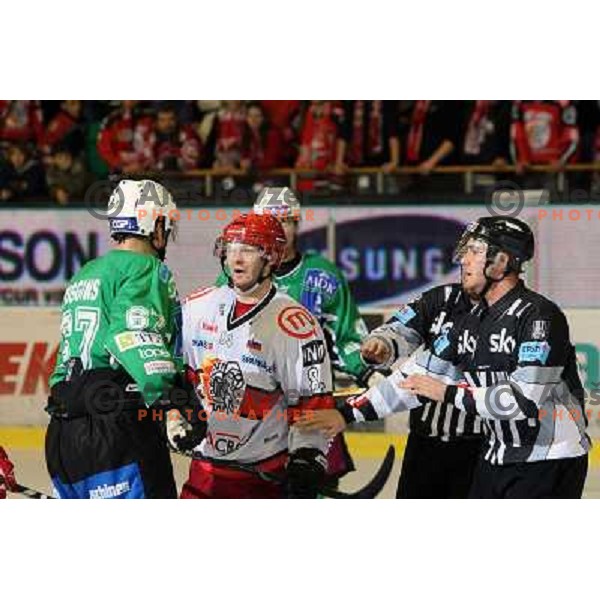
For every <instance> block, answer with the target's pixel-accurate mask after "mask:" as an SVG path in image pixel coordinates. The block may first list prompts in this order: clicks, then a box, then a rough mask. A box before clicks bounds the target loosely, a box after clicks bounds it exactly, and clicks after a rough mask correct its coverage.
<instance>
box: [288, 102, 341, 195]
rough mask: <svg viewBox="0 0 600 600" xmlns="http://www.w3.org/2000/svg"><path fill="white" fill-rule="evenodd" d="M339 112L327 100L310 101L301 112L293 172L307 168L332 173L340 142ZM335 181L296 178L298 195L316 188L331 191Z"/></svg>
mask: <svg viewBox="0 0 600 600" xmlns="http://www.w3.org/2000/svg"><path fill="white" fill-rule="evenodd" d="M342 115H343V111H342V110H341V108H340V107H339V106H338V105H337V104H336V103H335V102H333V101H331V100H312V101H311V102H310V104H309V106H308V108H307V109H306V111H305V114H304V117H303V119H302V127H301V129H300V150H299V153H298V158H297V160H296V168H297V169H311V170H314V171H321V172H322V173H330V174H333V173H334V171H335V165H336V159H337V157H338V146H339V144H340V142H341V137H342V136H341V124H342ZM336 184H337V182H336V181H335V178H333V177H331V176H329V177H326V178H325V177H320V178H318V179H313V178H310V177H309V178H307V177H306V176H304V177H302V178H300V179H299V181H298V184H297V189H298V190H299V191H301V192H309V191H314V190H315V189H316V188H323V189H325V188H331V187H332V186H333V185H336Z"/></svg>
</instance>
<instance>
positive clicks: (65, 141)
mask: <svg viewBox="0 0 600 600" xmlns="http://www.w3.org/2000/svg"><path fill="white" fill-rule="evenodd" d="M82 108H83V106H82V103H81V100H63V101H62V102H61V103H60V110H59V111H58V113H56V115H55V116H54V117H53V118H52V119H51V121H50V123H48V127H47V128H46V131H45V133H44V136H43V138H42V146H43V149H44V151H45V152H48V153H52V152H54V151H55V150H56V147H57V146H58V145H59V144H60V145H61V146H62V147H63V148H65V147H68V148H69V151H70V153H71V154H72V155H75V156H79V155H81V153H82V152H83V148H84V145H85V127H84V123H83V118H82V113H83V110H82Z"/></svg>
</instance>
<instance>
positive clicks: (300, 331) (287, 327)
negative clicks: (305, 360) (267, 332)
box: [277, 306, 317, 340]
mask: <svg viewBox="0 0 600 600" xmlns="http://www.w3.org/2000/svg"><path fill="white" fill-rule="evenodd" d="M277 324H278V325H279V327H280V328H281V329H282V330H283V331H284V332H285V333H287V334H288V335H289V336H291V337H293V338H296V339H298V340H305V339H307V338H309V337H311V336H313V335H315V333H316V331H317V322H316V321H315V318H314V317H313V316H312V315H311V314H310V313H309V312H308V311H307V310H306V309H304V308H300V307H297V306H288V307H287V308H284V309H283V310H282V311H281V312H280V313H279V316H278V317H277Z"/></svg>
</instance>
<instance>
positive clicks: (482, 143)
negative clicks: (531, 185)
mask: <svg viewBox="0 0 600 600" xmlns="http://www.w3.org/2000/svg"><path fill="white" fill-rule="evenodd" d="M464 112H465V115H464V119H463V122H464V130H463V142H462V162H464V163H465V164H469V165H494V166H500V165H506V164H507V163H508V158H509V129H510V102H509V101H505V100H469V101H465V102H464Z"/></svg>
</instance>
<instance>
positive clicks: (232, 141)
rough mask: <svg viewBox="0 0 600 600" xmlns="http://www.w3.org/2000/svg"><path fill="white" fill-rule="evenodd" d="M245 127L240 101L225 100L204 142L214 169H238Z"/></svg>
mask: <svg viewBox="0 0 600 600" xmlns="http://www.w3.org/2000/svg"><path fill="white" fill-rule="evenodd" d="M245 126H246V107H245V105H244V102H243V101H242V100H225V101H223V108H222V109H221V110H219V112H218V114H217V117H216V119H215V120H214V122H213V127H212V129H211V132H210V134H209V136H208V140H207V142H206V146H207V149H208V150H207V152H208V154H209V155H210V156H213V157H214V159H213V162H212V166H213V167H214V168H216V169H224V170H228V169H239V167H240V161H241V158H242V138H243V136H244V128H245Z"/></svg>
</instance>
